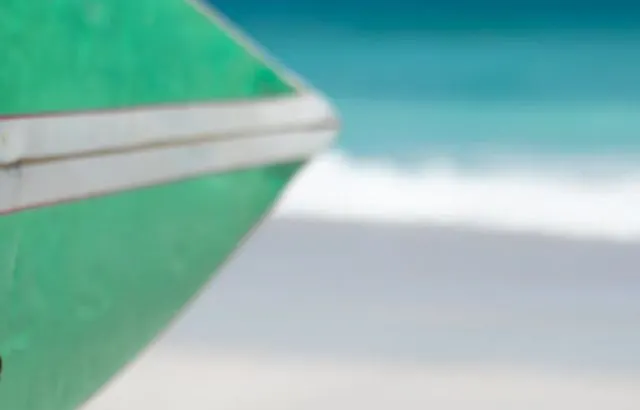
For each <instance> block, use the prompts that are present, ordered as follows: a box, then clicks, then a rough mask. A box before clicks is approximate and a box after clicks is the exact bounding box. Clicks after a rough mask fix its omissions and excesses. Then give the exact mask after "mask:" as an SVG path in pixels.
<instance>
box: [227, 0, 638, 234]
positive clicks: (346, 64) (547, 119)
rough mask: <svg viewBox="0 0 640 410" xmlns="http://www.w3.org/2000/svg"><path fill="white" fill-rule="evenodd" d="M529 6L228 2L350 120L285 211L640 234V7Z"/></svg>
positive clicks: (466, 1) (468, 0) (350, 0)
mask: <svg viewBox="0 0 640 410" xmlns="http://www.w3.org/2000/svg"><path fill="white" fill-rule="evenodd" d="M517 4H518V5H515V3H514V4H512V2H508V3H506V2H499V1H494V0H492V1H482V2H481V1H479V0H476V1H472V0H457V1H454V2H442V3H438V2H433V1H427V2H409V1H399V2H384V3H383V2H376V4H375V5H371V4H369V3H367V4H366V5H365V4H364V3H362V2H358V1H355V0H346V1H343V2H336V1H327V2H314V1H310V0H298V1H286V0H278V1H275V2H268V4H267V2H265V3H264V4H262V3H261V4H258V3H256V2H254V1H250V0H239V1H235V0H234V1H226V0H223V1H218V2H216V5H217V6H218V7H219V8H220V9H221V10H222V11H223V12H224V13H225V14H227V15H228V16H229V17H231V18H232V19H233V20H234V21H236V22H237V23H238V24H239V25H241V26H242V27H243V28H244V29H245V30H246V31H248V32H249V33H250V34H251V35H252V36H253V37H254V38H256V39H257V40H259V42H260V43H262V44H263V45H264V46H265V47H266V48H267V49H268V50H269V51H270V52H271V53H272V54H274V55H275V56H277V58H278V59H279V60H281V61H282V62H283V63H285V64H286V65H288V66H289V67H290V68H292V69H293V70H294V71H296V72H298V73H299V74H301V75H302V76H303V77H305V78H306V79H308V80H309V81H310V82H311V83H312V84H313V85H315V86H316V87H318V88H319V89H320V90H322V91H323V92H325V93H326V94H328V95H329V96H330V97H331V98H332V99H333V100H334V102H335V104H336V105H337V107H338V109H339V110H340V113H341V116H342V120H343V123H344V132H343V134H342V139H341V140H340V143H339V145H338V146H337V147H336V148H335V150H334V151H333V152H332V153H330V154H329V155H327V156H325V158H323V159H321V160H320V161H318V162H317V163H316V164H315V165H314V166H313V167H312V168H311V169H309V170H308V172H307V173H306V174H305V175H304V178H305V181H312V182H313V183H307V182H305V183H301V184H300V186H302V187H306V188H307V189H305V188H300V189H299V190H292V191H291V192H290V195H289V197H288V198H287V201H285V204H284V207H283V209H285V210H286V212H287V213H289V214H295V215H305V216H308V217H313V218H331V219H335V218H341V219H367V220H370V219H375V220H385V221H391V222H393V221H402V222H411V223H445V224H455V225H478V226H484V227H493V228H497V229H517V230H527V231H543V232H547V233H554V234H559V235H571V236H576V235H578V236H591V237H607V238H610V239H634V238H637V237H640V213H639V212H637V211H636V210H637V209H640V76H638V74H637V73H638V72H640V7H637V6H633V5H630V4H627V3H617V2H587V3H586V4H585V3H584V2H581V3H578V2H573V1H568V0H564V1H561V2H543V1H537V2H533V1H529V2H524V3H522V2H518V3H517ZM336 193H340V195H336ZM343 193H344V195H342V194H343ZM347 193H348V195H347Z"/></svg>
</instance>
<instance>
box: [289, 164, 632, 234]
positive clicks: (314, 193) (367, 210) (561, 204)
mask: <svg viewBox="0 0 640 410" xmlns="http://www.w3.org/2000/svg"><path fill="white" fill-rule="evenodd" d="M276 215H278V216H281V217H304V218H314V219H318V218H319V219H332V220H344V219H347V220H357V221H376V222H392V223H394V222H395V223H413V224H434V223H435V224H447V225H466V226H469V225H471V226H477V227H483V228H491V229H506V230H517V231H533V232H544V233H547V234H557V235H563V236H578V237H597V238H607V239H618V240H636V239H640V173H625V174H621V175H620V176H618V177H616V178H606V179H605V178H602V179H591V180H589V179H584V178H583V179H579V178H575V177H569V176H568V175H562V174H557V173H556V174H554V173H549V172H547V173H542V172H538V173H535V172H532V171H531V170H529V171H527V170H524V169H522V170H516V169H512V168H509V169H504V168H503V169H502V170H493V171H492V172H482V173H476V174H473V173H468V172H463V171H461V170H459V169H456V168H455V167H453V166H448V165H446V164H442V163H440V164H432V165H429V166H425V167H424V168H422V169H419V170H414V171H407V170H401V169H400V168H399V167H394V166H393V165H390V164H384V163H381V162H376V161H367V160H357V159H352V158H349V157H347V156H345V155H343V154H340V153H331V154H328V155H326V156H324V157H321V158H319V159H318V160H316V161H315V162H314V163H312V164H311V165H310V166H309V167H308V168H307V169H306V170H305V171H304V172H303V173H302V175H301V176H300V177H299V178H298V179H297V180H296V181H295V182H294V183H293V185H292V187H291V188H290V189H289V190H288V191H287V193H286V195H285V197H284V198H283V200H282V201H281V203H280V205H279V207H278V209H277V212H276Z"/></svg>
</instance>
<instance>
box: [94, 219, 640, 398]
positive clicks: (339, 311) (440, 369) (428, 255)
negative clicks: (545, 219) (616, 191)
mask: <svg viewBox="0 0 640 410" xmlns="http://www.w3.org/2000/svg"><path fill="white" fill-rule="evenodd" d="M639 267H640V246H639V245H637V244H621V243H608V242H603V241H570V240H560V239H553V238H545V237H541V236H526V235H508V234H497V233H491V232H486V231H476V232H473V231H465V230H455V229H444V228H442V229H440V228H419V229H418V228H415V229H414V228H410V227H407V226H405V227H394V226H391V225H379V226H374V225H353V224H326V223H309V222H277V223H271V224H270V225H269V226H267V227H266V229H264V230H261V231H260V233H259V234H258V235H257V237H255V238H254V240H252V241H251V242H250V243H249V246H248V247H247V248H246V249H245V250H244V251H243V252H242V253H241V255H239V257H238V258H237V259H236V260H235V261H234V262H233V263H231V265H230V266H228V267H227V269H225V271H224V273H223V274H222V276H221V277H220V278H218V279H217V280H215V281H214V282H213V283H212V286H211V287H210V289H209V290H208V291H207V292H205V293H204V294H203V295H202V296H201V298H200V299H199V300H198V301H197V303H195V305H194V306H192V308H191V309H190V310H189V312H188V314H187V315H186V316H184V317H183V318H182V320H181V321H179V322H178V323H177V326H175V327H174V328H173V329H172V330H171V331H170V332H169V333H168V334H166V335H165V337H164V338H163V339H162V340H161V341H160V343H158V344H156V345H155V346H153V347H152V348H151V349H150V350H149V351H148V352H147V354H146V355H144V356H143V357H142V358H141V359H140V360H139V361H138V362H136V363H135V364H134V365H133V366H132V367H131V368H129V369H127V371H125V372H124V373H123V374H122V376H121V377H120V378H118V379H117V380H116V381H115V382H114V383H113V384H112V385H110V386H108V388H106V389H105V390H104V391H103V392H102V394H100V395H99V396H98V397H96V398H95V400H94V401H93V402H92V403H90V404H89V405H88V406H87V407H86V409H85V410H164V409H166V410H199V409H203V410H204V409H206V410H209V409H221V410H245V409H252V410H253V409H256V410H270V409H277V410H290V409H291V410H293V409H301V410H316V409H317V410H320V409H322V410H324V409H328V410H356V409H357V410H360V409H362V410H379V409H385V410H386V409H389V410H396V409H397V410H414V409H415V410H425V409H434V410H436V409H437V410H461V409H464V410H466V409H469V410H485V409H486V410H502V409H504V410H529V409H531V410H533V409H536V410H538V409H540V410H574V409H575V410H590V409H593V410H602V409H606V410H627V409H628V410H638V409H640V325H639V324H640V298H639V297H638V295H640V268H639Z"/></svg>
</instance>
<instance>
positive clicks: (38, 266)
mask: <svg viewBox="0 0 640 410" xmlns="http://www.w3.org/2000/svg"><path fill="white" fill-rule="evenodd" d="M298 167H299V165H298V164H291V165H285V166H272V167H265V168H261V169H256V170H247V171H238V172H230V173H227V174H222V175H220V174H218V175H213V176H204V177H199V178H195V179H191V180H187V181H181V182H176V183H172V184H167V185H162V186H155V187H150V188H145V189H140V190H135V191H131V192H125V193H119V194H115V195H110V196H105V197H99V198H94V199H90V200H86V201H80V202H74V203H69V204H62V205H58V206H52V207H47V208H39V209H33V210H28V211H24V212H19V213H15V214H11V215H8V216H5V217H3V218H0V232H1V235H2V243H3V246H2V247H0V311H1V312H2V316H1V317H0V329H1V330H2V333H0V352H2V357H3V360H4V374H3V375H2V379H1V380H0V408H2V409H16V410H18V409H19V410H41V409H56V410H57V409H73V408H76V407H78V406H79V405H80V404H82V403H83V402H84V401H85V400H87V398H88V397H90V396H91V395H93V394H94V393H95V392H96V390H97V389H99V388H100V387H101V386H102V385H103V384H105V383H106V382H107V381H108V380H109V379H110V378H111V377H112V376H113V375H114V374H115V373H116V372H117V371H118V370H119V369H121V368H122V367H123V366H124V365H125V364H126V363H127V362H129V361H130V360H131V359H133V358H134V357H135V355H136V354H137V353H138V352H139V351H140V350H141V349H142V348H144V347H145V346H146V345H147V344H148V343H149V342H150V341H152V340H153V339H154V338H155V337H156V336H157V335H158V333H159V332H160V331H161V330H162V329H164V328H165V327H166V326H167V324H168V323H169V322H170V321H171V320H172V319H173V318H174V317H175V315H176V314H177V313H178V312H179V311H180V310H181V309H182V308H183V307H184V306H185V304H186V303H187V302H188V301H189V300H191V298H193V297H194V295H196V294H197V292H198V290H199V289H201V288H202V287H203V285H204V284H205V283H206V282H207V281H208V280H210V279H211V277H212V276H213V274H214V272H216V271H217V269H218V268H219V267H220V265H221V264H222V263H223V262H224V261H225V260H226V259H227V257H228V256H229V255H230V254H231V253H232V252H233V251H234V250H235V248H236V246H237V244H238V243H239V242H240V241H241V240H242V239H243V238H244V237H245V235H246V234H247V232H249V231H250V230H251V229H252V228H253V227H254V225H255V223H256V221H259V220H260V219H261V218H263V217H264V216H265V213H266V212H267V210H268V209H269V208H270V207H271V205H272V204H273V202H274V200H275V199H276V198H277V196H278V194H279V193H280V192H281V190H282V189H283V187H284V186H285V185H286V183H287V181H288V180H289V179H290V178H291V176H292V175H293V174H294V173H295V172H296V170H297V169H298ZM185 377H188V375H185Z"/></svg>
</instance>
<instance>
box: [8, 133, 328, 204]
mask: <svg viewBox="0 0 640 410" xmlns="http://www.w3.org/2000/svg"><path fill="white" fill-rule="evenodd" d="M334 136H335V132H334V131H310V132H292V133H281V134H273V135H262V136H254V137H252V138H239V139H230V140H222V141H208V142H204V143H199V144H192V145H179V146H170V147H162V148H157V149H150V150H143V151H131V152H125V153H121V154H118V155H105V156H95V157H83V158H75V159H69V160H65V161H58V162H42V163H35V164H31V165H29V166H24V167H20V168H16V169H11V168H5V169H0V213H7V212H12V211H17V210H21V209H25V208H32V207H37V206H44V205H49V204H52V203H57V202H62V201H69V200H75V199H82V198H87V197H93V196H99V195H103V194H106V193H110V192H116V191H122V190H129V189H135V188H140V187H144V186H149V185H155V184H160V183H167V182H172V181H176V180H181V179H185V178H189V177H195V176H198V175H204V174H209V173H218V172H224V171H231V170H238V169H246V168H252V167H259V166H264V165H269V164H274V163H285V162H290V161H296V160H304V159H307V158H308V157H309V155H310V153H314V152H317V151H319V150H322V149H324V148H326V147H327V146H328V145H329V144H330V143H331V141H332V140H333V138H334Z"/></svg>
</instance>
